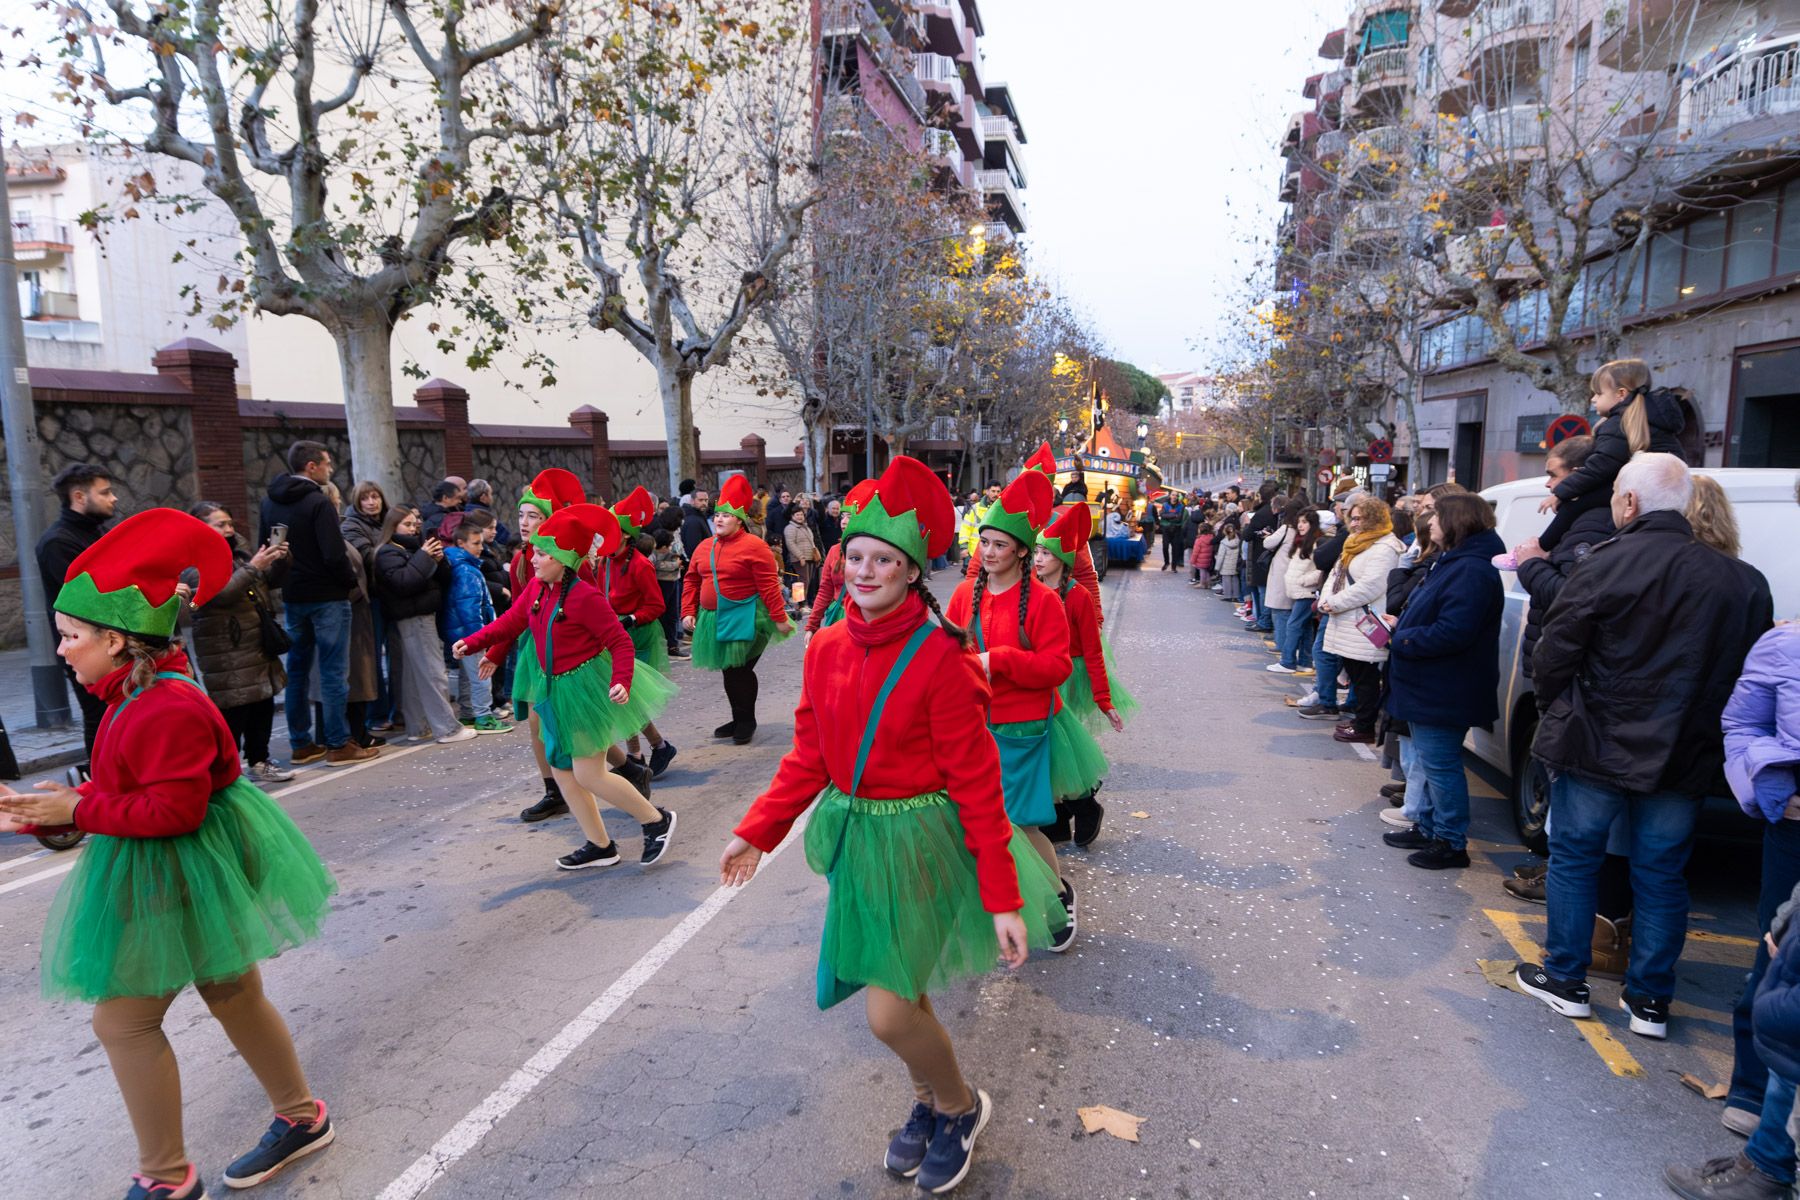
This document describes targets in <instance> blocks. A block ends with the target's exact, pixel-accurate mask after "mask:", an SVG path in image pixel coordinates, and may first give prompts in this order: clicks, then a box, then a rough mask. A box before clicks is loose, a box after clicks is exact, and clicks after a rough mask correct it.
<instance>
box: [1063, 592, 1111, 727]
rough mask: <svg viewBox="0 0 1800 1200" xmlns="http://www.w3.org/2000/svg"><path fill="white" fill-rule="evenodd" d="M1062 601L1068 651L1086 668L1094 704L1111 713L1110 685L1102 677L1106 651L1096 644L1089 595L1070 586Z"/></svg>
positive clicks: (1096, 624) (1097, 634) (1095, 620)
mask: <svg viewBox="0 0 1800 1200" xmlns="http://www.w3.org/2000/svg"><path fill="white" fill-rule="evenodd" d="M1062 600H1063V608H1064V609H1065V610H1066V611H1067V612H1068V614H1069V653H1070V654H1072V655H1074V656H1075V657H1076V658H1079V659H1080V660H1081V665H1082V666H1083V667H1084V668H1085V669H1086V670H1087V677H1088V686H1089V687H1090V688H1092V689H1093V691H1094V703H1095V704H1097V705H1099V706H1100V711H1101V712H1111V711H1112V685H1111V684H1109V683H1108V682H1107V678H1106V650H1105V647H1103V646H1102V645H1101V644H1100V618H1099V615H1098V614H1096V613H1095V612H1094V600H1093V597H1091V596H1089V595H1088V594H1087V589H1085V588H1080V587H1071V588H1070V589H1069V590H1068V592H1067V593H1066V594H1065V595H1064V596H1063V598H1062Z"/></svg>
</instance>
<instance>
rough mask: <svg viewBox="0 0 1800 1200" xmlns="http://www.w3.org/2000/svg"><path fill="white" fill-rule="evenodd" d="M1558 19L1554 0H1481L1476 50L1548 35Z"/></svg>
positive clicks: (1476, 29) (1475, 25) (1475, 29)
mask: <svg viewBox="0 0 1800 1200" xmlns="http://www.w3.org/2000/svg"><path fill="white" fill-rule="evenodd" d="M1555 20H1556V5H1555V4H1554V3H1553V0H1481V3H1480V4H1478V5H1476V6H1475V19H1474V21H1473V22H1472V24H1473V25H1474V48H1475V52H1476V53H1478V54H1479V53H1483V52H1485V51H1486V50H1488V49H1489V48H1490V47H1492V46H1497V45H1503V44H1505V43H1507V42H1513V41H1518V40H1519V39H1521V38H1526V37H1532V38H1539V37H1545V36H1547V35H1548V34H1549V32H1550V30H1549V26H1550V25H1551V24H1552V23H1553V22H1554V21H1555Z"/></svg>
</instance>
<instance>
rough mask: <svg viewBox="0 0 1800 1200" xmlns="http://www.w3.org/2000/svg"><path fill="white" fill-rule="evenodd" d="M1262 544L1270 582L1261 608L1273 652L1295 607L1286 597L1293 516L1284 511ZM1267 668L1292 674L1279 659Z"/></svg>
mask: <svg viewBox="0 0 1800 1200" xmlns="http://www.w3.org/2000/svg"><path fill="white" fill-rule="evenodd" d="M1262 544H1263V549H1264V550H1267V551H1268V552H1269V582H1268V585H1267V586H1266V588H1265V589H1264V593H1263V607H1264V608H1266V609H1268V610H1269V619H1270V621H1271V622H1272V623H1273V624H1274V626H1275V628H1274V630H1273V632H1271V633H1270V635H1269V640H1270V641H1271V642H1273V643H1274V646H1275V651H1276V653H1280V652H1281V646H1282V642H1283V639H1284V638H1285V637H1286V635H1287V622H1288V616H1289V614H1290V613H1291V612H1292V610H1293V607H1294V602H1293V601H1292V600H1290V599H1288V590H1287V566H1288V559H1289V558H1291V557H1292V556H1293V553H1294V521H1293V518H1292V517H1291V516H1289V515H1288V514H1286V513H1283V514H1282V518H1281V524H1279V525H1277V526H1276V527H1275V528H1274V529H1273V530H1271V531H1270V532H1269V533H1268V534H1267V535H1266V536H1265V537H1264V538H1263V540H1262ZM1267 669H1268V670H1270V671H1272V672H1274V673H1275V674H1277V675H1292V674H1293V673H1294V671H1293V668H1292V667H1284V666H1282V665H1281V664H1280V663H1279V662H1272V663H1270V664H1269V665H1268V668H1267Z"/></svg>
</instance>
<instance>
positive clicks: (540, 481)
mask: <svg viewBox="0 0 1800 1200" xmlns="http://www.w3.org/2000/svg"><path fill="white" fill-rule="evenodd" d="M586 500H587V492H586V491H585V490H583V488H582V486H581V480H579V479H577V478H576V477H575V473H574V472H573V471H565V470H563V469H562V468H561V467H545V468H544V469H543V470H542V471H539V472H538V473H537V478H536V479H533V480H532V481H531V482H530V483H528V484H526V485H525V490H524V491H523V492H522V493H520V495H519V507H520V508H523V507H525V505H527V504H529V505H531V507H533V508H535V509H537V510H538V511H539V512H541V513H543V514H544V515H545V516H546V517H547V516H549V515H550V514H551V513H553V512H555V511H556V510H557V509H559V508H567V507H568V506H569V505H571V504H581V503H584V502H585V501H586Z"/></svg>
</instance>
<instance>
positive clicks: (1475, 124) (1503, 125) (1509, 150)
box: [1466, 102, 1545, 165]
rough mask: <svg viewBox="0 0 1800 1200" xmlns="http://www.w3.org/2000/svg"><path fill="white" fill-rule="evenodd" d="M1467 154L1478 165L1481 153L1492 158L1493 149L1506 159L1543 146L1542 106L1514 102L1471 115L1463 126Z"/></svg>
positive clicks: (1540, 148) (1481, 156) (1494, 152)
mask: <svg viewBox="0 0 1800 1200" xmlns="http://www.w3.org/2000/svg"><path fill="white" fill-rule="evenodd" d="M1466 133H1467V135H1468V138H1469V142H1470V143H1471V144H1470V146H1469V147H1468V148H1467V149H1468V152H1469V155H1470V156H1471V157H1472V159H1473V160H1474V165H1478V164H1479V162H1480V161H1481V160H1482V158H1483V156H1484V155H1485V156H1487V158H1488V159H1492V158H1493V157H1494V155H1495V154H1496V152H1500V153H1503V154H1504V155H1505V156H1507V157H1508V158H1512V157H1517V156H1519V155H1520V154H1522V153H1529V152H1531V151H1535V150H1542V149H1543V148H1544V136H1545V124H1544V120H1543V106H1542V105H1540V104H1538V103H1536V102H1533V103H1530V104H1514V105H1512V106H1511V107H1509V108H1496V109H1490V110H1488V111H1486V112H1477V113H1475V114H1474V115H1473V116H1471V117H1470V118H1469V120H1468V124H1467V126H1466Z"/></svg>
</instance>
